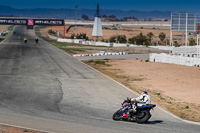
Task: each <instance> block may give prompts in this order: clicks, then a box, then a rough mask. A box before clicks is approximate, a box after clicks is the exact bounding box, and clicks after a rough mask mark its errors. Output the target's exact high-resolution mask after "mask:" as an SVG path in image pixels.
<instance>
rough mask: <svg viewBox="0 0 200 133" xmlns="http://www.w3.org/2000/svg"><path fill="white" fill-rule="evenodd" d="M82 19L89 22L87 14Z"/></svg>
mask: <svg viewBox="0 0 200 133" xmlns="http://www.w3.org/2000/svg"><path fill="white" fill-rule="evenodd" d="M81 18H82V19H84V20H89V17H88V15H85V14H83V15H82V17H81Z"/></svg>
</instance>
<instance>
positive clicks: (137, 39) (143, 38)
mask: <svg viewBox="0 0 200 133" xmlns="http://www.w3.org/2000/svg"><path fill="white" fill-rule="evenodd" d="M128 42H129V43H130V44H134V43H135V42H136V43H137V45H143V44H145V45H147V46H148V45H149V40H148V37H147V36H145V35H143V34H142V33H140V34H139V35H137V36H135V37H132V38H129V40H128Z"/></svg>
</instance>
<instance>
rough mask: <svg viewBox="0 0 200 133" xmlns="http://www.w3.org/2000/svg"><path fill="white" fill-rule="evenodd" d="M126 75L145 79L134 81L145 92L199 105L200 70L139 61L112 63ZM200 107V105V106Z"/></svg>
mask: <svg viewBox="0 0 200 133" xmlns="http://www.w3.org/2000/svg"><path fill="white" fill-rule="evenodd" d="M110 64H111V65H112V67H113V68H114V69H120V70H122V71H123V74H124V75H129V76H132V75H134V76H136V77H137V78H140V79H143V80H139V81H134V84H136V85H137V86H139V87H142V88H144V89H145V90H147V89H150V90H151V91H154V90H156V91H157V92H160V93H164V94H165V95H167V96H170V97H173V98H174V99H176V100H177V101H182V102H187V103H194V104H199V101H200V97H199V96H200V86H199V83H200V68H199V67H187V66H181V65H173V64H163V63H152V62H144V61H143V62H141V61H139V60H118V61H111V63H110ZM199 105H200V104H199Z"/></svg>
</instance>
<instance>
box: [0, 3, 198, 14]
mask: <svg viewBox="0 0 200 133" xmlns="http://www.w3.org/2000/svg"><path fill="white" fill-rule="evenodd" d="M97 2H99V4H100V8H102V9H121V10H141V11H152V10H161V11H182V12H184V11H185V12H200V0H0V5H6V6H11V7H14V8H74V7H75V5H78V6H79V8H81V9H86V8H89V9H94V8H96V4H97Z"/></svg>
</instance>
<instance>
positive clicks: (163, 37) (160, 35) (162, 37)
mask: <svg viewBox="0 0 200 133" xmlns="http://www.w3.org/2000/svg"><path fill="white" fill-rule="evenodd" d="M159 38H160V41H164V40H165V38H166V34H165V33H164V32H161V33H160V34H159Z"/></svg>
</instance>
